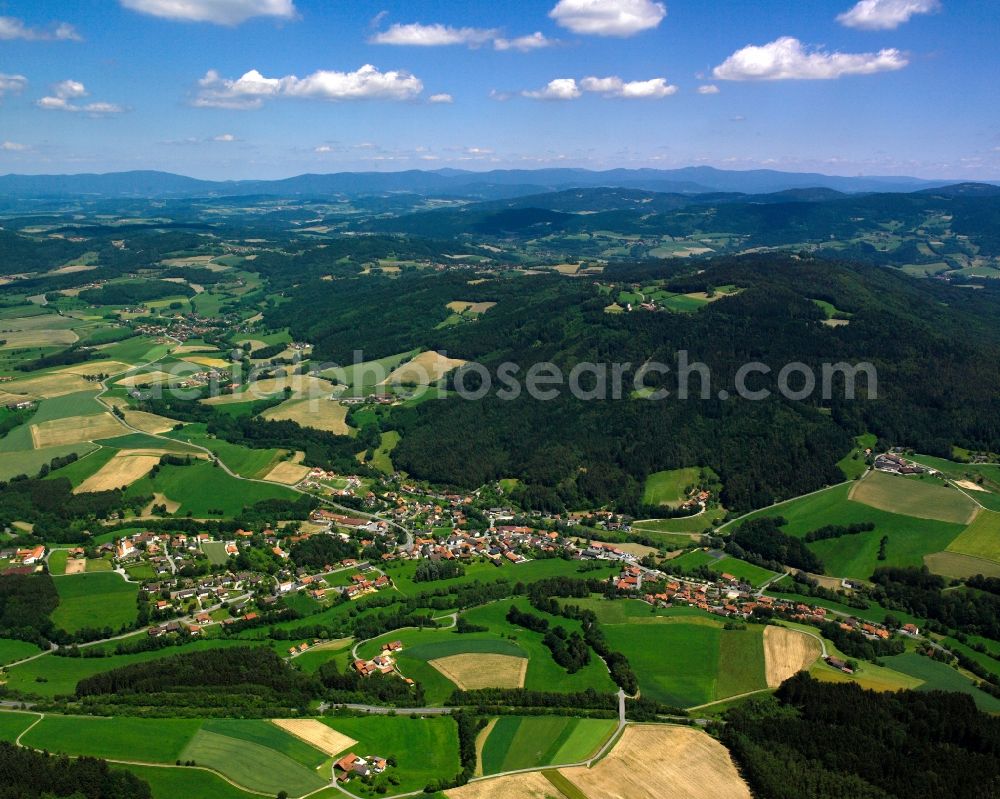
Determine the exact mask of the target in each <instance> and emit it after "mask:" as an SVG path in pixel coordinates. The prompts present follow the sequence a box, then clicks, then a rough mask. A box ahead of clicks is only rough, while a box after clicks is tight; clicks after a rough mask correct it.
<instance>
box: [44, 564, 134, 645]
mask: <svg viewBox="0 0 1000 799" xmlns="http://www.w3.org/2000/svg"><path fill="white" fill-rule="evenodd" d="M54 582H55V586H56V590H57V591H58V592H59V606H58V607H57V608H56V609H55V610H54V611H53V612H52V621H53V623H54V624H55V625H56V626H57V627H59V628H60V629H63V630H66V632H70V633H72V632H77V631H78V630H82V629H84V628H95V629H103V628H105V627H109V628H111V629H112V630H118V629H119V628H121V627H122V626H123V625H129V624H131V623H132V622H134V621H135V618H136V613H137V610H136V605H135V598H136V594H138V592H139V587H138V586H137V585H135V584H133V583H127V582H125V580H123V579H122V578H121V576H120V575H118V574H114V573H112V572H104V573H100V572H99V573H96V574H74V575H71V576H64V577H59V578H57V579H56V580H55V581H54Z"/></svg>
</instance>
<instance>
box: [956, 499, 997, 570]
mask: <svg viewBox="0 0 1000 799" xmlns="http://www.w3.org/2000/svg"><path fill="white" fill-rule="evenodd" d="M948 552H955V553H958V554H960V555H967V556H969V557H973V558H981V559H983V560H987V561H992V562H994V563H1000V513H997V512H996V511H991V510H981V511H979V515H978V516H976V520H975V521H974V522H973V523H972V524H970V525H969V526H968V527H966V528H965V530H964V531H963V532H962V534H961V535H960V536H958V538H956V539H955V540H954V541H952V542H951V543H950V544H949V545H948Z"/></svg>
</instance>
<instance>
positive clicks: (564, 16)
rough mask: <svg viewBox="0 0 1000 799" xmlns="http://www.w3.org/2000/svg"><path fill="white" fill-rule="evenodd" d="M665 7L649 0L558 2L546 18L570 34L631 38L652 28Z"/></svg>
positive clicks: (663, 15) (563, 0)
mask: <svg viewBox="0 0 1000 799" xmlns="http://www.w3.org/2000/svg"><path fill="white" fill-rule="evenodd" d="M666 15H667V7H666V6H665V5H664V4H663V3H656V2H653V0H559V2H558V3H556V6H555V8H553V9H552V10H551V11H550V12H549V16H550V17H551V18H552V19H554V20H555V21H556V22H557V23H558V24H559V25H561V26H562V27H564V28H568V29H569V30H571V31H573V33H580V34H586V35H591V36H634V35H635V34H637V33H640V32H641V31H645V30H649V29H650V28H655V27H656V26H657V25H659V24H660V22H662V21H663V18H664V17H665V16H666Z"/></svg>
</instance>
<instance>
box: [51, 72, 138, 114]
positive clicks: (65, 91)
mask: <svg viewBox="0 0 1000 799" xmlns="http://www.w3.org/2000/svg"><path fill="white" fill-rule="evenodd" d="M89 95H90V93H89V92H88V91H87V88H86V87H85V86H84V85H83V84H82V83H80V81H77V80H64V81H60V82H59V83H56V84H54V85H53V86H52V94H50V95H47V96H45V97H43V98H41V99H40V100H38V101H37V102H36V103H35V105H37V106H38V107H39V108H41V109H44V110H45V111H69V112H70V113H74V114H75V113H84V114H87V115H88V116H92V117H101V116H108V115H110V114H120V113H122V112H123V111H124V110H125V109H124V108H122V107H121V106H120V105H116V104H115V103H106V102H93V103H83V104H81V103H77V102H74V100H80V99H82V98H84V97H88V96H89Z"/></svg>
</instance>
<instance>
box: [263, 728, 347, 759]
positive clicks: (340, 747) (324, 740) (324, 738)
mask: <svg viewBox="0 0 1000 799" xmlns="http://www.w3.org/2000/svg"><path fill="white" fill-rule="evenodd" d="M271 721H272V722H273V723H274V724H276V725H277V726H279V727H281V729H283V730H284V731H285V732H287V733H291V734H292V735H294V736H295V737H296V738H300V739H302V740H303V741H305V742H306V743H307V744H309V745H311V746H314V747H316V748H317V749H319V751H321V752H326V754H328V755H335V754H337V753H338V752H343V751H344V750H345V749H349V748H350V747H352V746H354V744H356V743H357V741H355V740H354V739H353V738H348V737H347V736H346V735H344V734H342V733H339V732H337V731H336V730H335V729H333V728H332V727H328V726H326V725H325V724H324V723H323V722H322V721H316V719H272V720H271Z"/></svg>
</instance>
